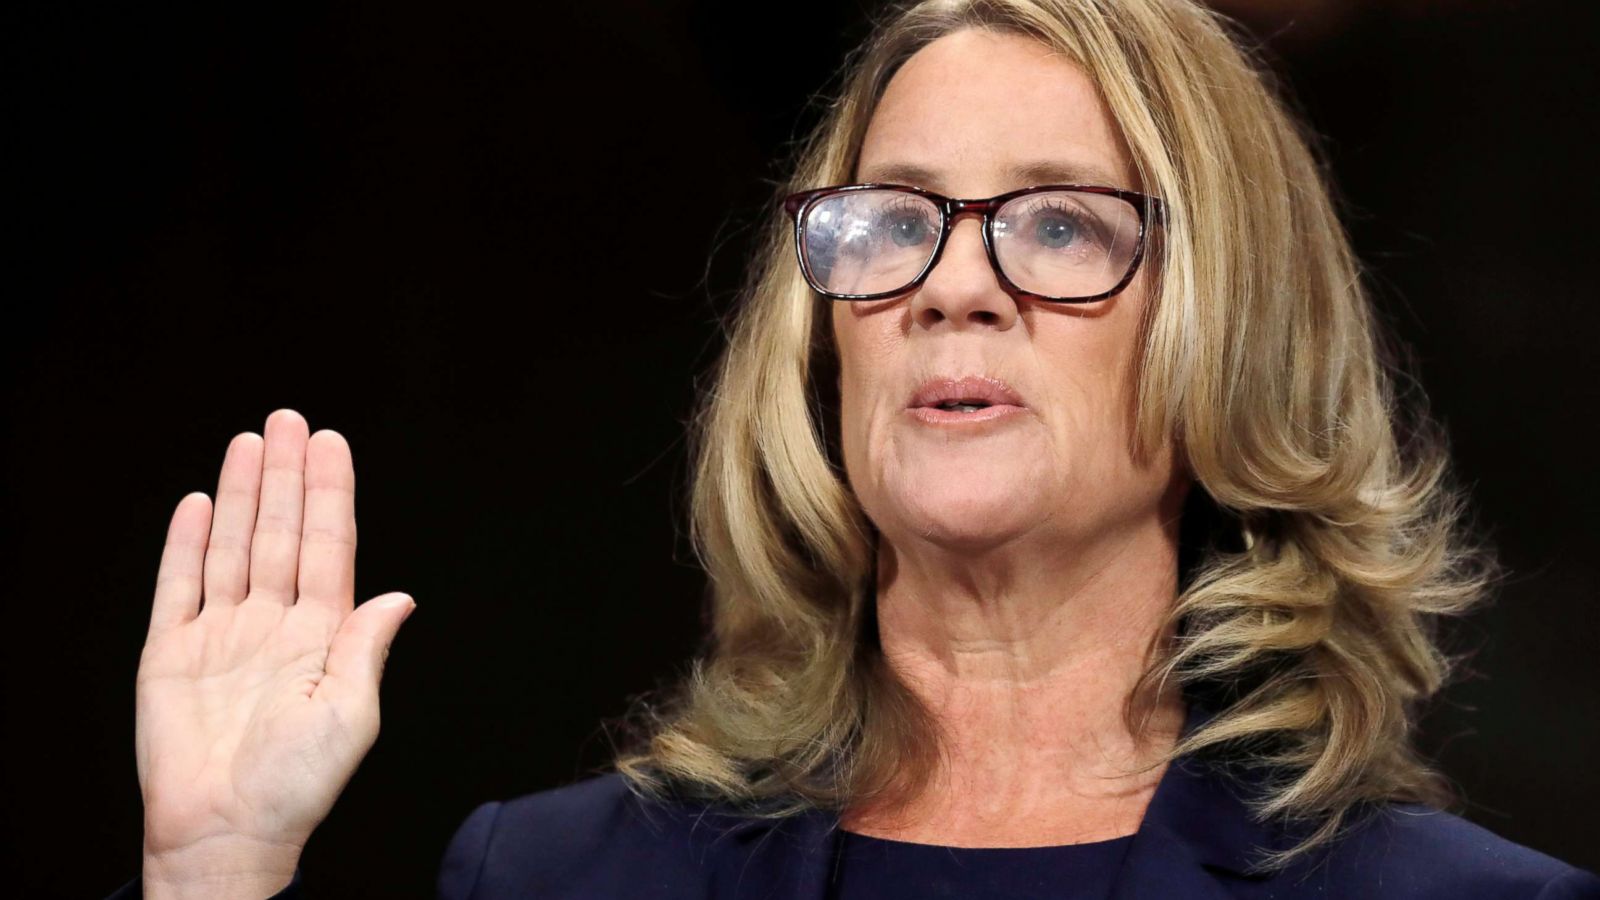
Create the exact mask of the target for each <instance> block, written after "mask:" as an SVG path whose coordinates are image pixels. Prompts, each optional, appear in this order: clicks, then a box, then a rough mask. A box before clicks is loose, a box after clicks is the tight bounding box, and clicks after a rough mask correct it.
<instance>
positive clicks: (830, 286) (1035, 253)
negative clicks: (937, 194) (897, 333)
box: [802, 190, 1139, 298]
mask: <svg viewBox="0 0 1600 900" xmlns="http://www.w3.org/2000/svg"><path fill="white" fill-rule="evenodd" d="M940 215H941V212H940V208H939V206H938V204H936V203H934V202H933V201H932V200H929V199H927V198H925V197H922V196H919V195H917V194H911V193H907V192H905V191H891V190H865V191H845V192H841V193H838V194H831V195H828V196H826V197H823V198H822V199H820V200H818V201H816V202H814V203H812V204H811V206H810V207H809V208H808V209H807V211H806V217H805V222H804V226H803V232H802V233H803V235H804V240H803V246H804V251H805V254H806V264H807V266H808V267H809V268H810V270H811V276H812V278H813V280H814V281H815V283H816V286H817V287H819V288H821V289H822V290H823V291H824V292H826V293H832V294H883V293H889V292H894V291H898V290H900V289H902V288H906V287H908V286H910V284H911V282H913V281H915V280H916V278H917V276H918V275H919V274H921V273H922V270H923V269H924V268H926V267H927V265H928V261H929V260H931V259H932V258H933V253H934V250H935V248H936V247H937V245H938V241H939V232H940V225H941V222H940ZM993 239H994V251H995V257H996V259H997V260H998V262H999V264H1000V269H1001V271H1002V272H1004V273H1005V276H1006V278H1007V279H1009V280H1010V281H1011V283H1012V284H1014V285H1016V286H1017V288H1019V289H1020V290H1023V291H1025V292H1027V293H1030V294H1037V295H1039V296H1043V297H1063V298H1073V297H1092V296H1095V295H1096V294H1103V293H1105V292H1107V291H1109V290H1111V289H1112V288H1114V287H1116V286H1117V284H1118V283H1119V282H1120V281H1122V279H1123V277H1124V276H1125V275H1127V273H1128V269H1129V268H1130V267H1131V266H1132V265H1133V258H1134V255H1135V254H1136V253H1137V252H1138V249H1139V214H1138V211H1137V210H1135V209H1134V207H1133V205H1132V204H1130V203H1128V202H1127V201H1125V200H1122V199H1119V198H1117V197H1113V196H1110V195H1107V194H1092V193H1086V192H1081V191H1041V192H1038V193H1033V194H1024V195H1022V196H1020V197H1017V198H1014V199H1012V200H1011V201H1009V202H1007V203H1006V204H1005V205H1004V206H1002V207H1000V209H999V210H997V211H996V212H995V217H994V226H993Z"/></svg>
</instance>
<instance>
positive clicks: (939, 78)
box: [856, 29, 1137, 197]
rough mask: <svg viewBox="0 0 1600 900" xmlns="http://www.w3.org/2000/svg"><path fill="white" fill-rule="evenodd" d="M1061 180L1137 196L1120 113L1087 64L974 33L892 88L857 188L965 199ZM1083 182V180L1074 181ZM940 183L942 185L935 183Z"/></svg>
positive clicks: (922, 59) (950, 43)
mask: <svg viewBox="0 0 1600 900" xmlns="http://www.w3.org/2000/svg"><path fill="white" fill-rule="evenodd" d="M1052 169H1054V170H1058V171H1057V174H1058V175H1059V176H1060V177H1059V180H1063V181H1075V182H1079V181H1088V182H1092V183H1095V184H1109V185H1111V186H1113V187H1137V185H1136V184H1135V183H1134V180H1133V174H1132V171H1131V169H1132V167H1131V165H1130V164H1129V155H1128V153H1127V150H1126V148H1125V146H1124V144H1123V142H1122V139H1121V136H1120V133H1119V132H1118V130H1117V128H1116V124H1115V122H1114V121H1113V120H1112V118H1111V112H1110V110H1109V109H1107V108H1106V106H1105V104H1104V102H1103V101H1102V100H1101V99H1100V96H1099V92H1098V91H1097V90H1096V89H1095V86H1094V83H1093V82H1092V81H1091V80H1090V79H1089V76H1088V75H1087V74H1086V73H1085V72H1084V71H1083V69H1081V68H1080V67H1079V66H1078V65H1077V64H1075V63H1073V62H1071V61H1070V60H1068V59H1066V58H1064V57H1062V56H1060V55H1058V54H1056V53H1055V52H1054V51H1052V50H1051V49H1050V48H1048V47H1046V46H1045V45H1043V44H1041V43H1039V42H1037V41H1035V40H1034V39H1032V38H1028V37H1024V36H1021V35H1014V34H1000V33H994V32H988V31H980V30H976V29H967V30H963V31H958V32H955V33H953V34H948V35H945V36H944V37H942V38H939V39H938V40H936V41H934V42H932V43H930V44H929V45H927V46H926V47H923V48H922V49H921V50H919V51H917V52H916V53H915V54H913V55H912V56H911V58H910V59H908V60H906V62H905V64H904V65H902V66H901V67H900V69H899V70H898V71H897V72H896V73H895V75H894V77H893V78H892V79H890V81H889V84H888V86H887V88H886V89H885V91H884V94H883V98H882V99H881V100H880V101H879V103H878V107H877V109H876V110H874V112H873V115H872V121H871V123H870V124H869V125H868V128H867V135H866V138H865V140H864V141H863V143H862V148H861V156H860V162H859V164H858V166H857V171H856V179H857V180H859V181H899V182H904V181H906V180H908V179H907V178H905V177H896V176H904V175H906V174H908V173H912V172H915V173H918V174H921V175H922V176H923V177H922V179H921V180H920V181H919V186H920V187H926V188H930V189H932V190H936V191H942V192H944V193H950V194H953V195H956V196H962V197H975V196H984V195H988V194H995V193H1000V192H1003V191H1006V190H1010V189H1012V188H1017V187H1025V186H1027V185H1028V184H1035V183H1040V182H1041V181H1054V180H1058V179H1057V178H1046V177H1044V176H1045V175H1046V174H1049V173H1050V171H1051V170H1052ZM1068 175H1076V176H1079V177H1070V178H1069V177H1066V176H1068ZM928 181H933V182H937V183H927V182H928Z"/></svg>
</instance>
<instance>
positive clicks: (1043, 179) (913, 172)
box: [861, 162, 1121, 190]
mask: <svg viewBox="0 0 1600 900" xmlns="http://www.w3.org/2000/svg"><path fill="white" fill-rule="evenodd" d="M1005 176H1006V180H1007V182H1008V183H1010V184H1013V185H1015V186H1016V187H1031V186H1032V185H1036V184H1094V185H1105V186H1107V187H1121V185H1120V184H1118V182H1119V181H1121V179H1120V178H1117V177H1115V176H1113V175H1111V174H1110V173H1109V172H1108V171H1106V170H1105V169H1104V168H1101V167H1100V166H1097V165H1094V164H1092V163H1076V162H1033V163H1020V164H1018V165H1014V166H1011V167H1010V168H1008V169H1006V170H1005ZM861 180H862V181H864V182H890V183H895V184H909V185H913V186H915V187H921V188H927V189H929V190H937V189H938V188H939V185H940V184H942V183H943V181H942V179H941V178H940V176H939V174H938V173H937V172H935V171H934V170H933V169H929V168H925V167H923V166H919V165H916V164H914V163H889V164H887V165H882V166H874V167H872V168H870V169H868V170H866V171H865V172H863V173H862V178H861Z"/></svg>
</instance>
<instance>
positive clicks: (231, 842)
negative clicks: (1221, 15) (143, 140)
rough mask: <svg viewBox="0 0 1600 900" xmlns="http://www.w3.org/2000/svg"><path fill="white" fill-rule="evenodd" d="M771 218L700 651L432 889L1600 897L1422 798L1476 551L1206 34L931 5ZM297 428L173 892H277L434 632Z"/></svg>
mask: <svg viewBox="0 0 1600 900" xmlns="http://www.w3.org/2000/svg"><path fill="white" fill-rule="evenodd" d="M786 194H787V196H786V198H785V204H784V206H785V211H786V213H787V215H786V216H779V215H777V214H776V213H775V214H774V221H773V224H772V228H771V231H770V234H769V240H768V242H767V246H766V248H765V250H764V252H763V253H762V255H761V257H760V259H759V260H758V265H757V267H756V272H755V277H754V279H753V280H752V285H751V288H750V290H749V291H748V292H747V297H746V302H745V305H744V307H743V310H742V312H741V314H740V317H739V319H738V321H737V323H736V327H735V328H734V331H733V334H732V338H731V343H730V347H729V349H728V351H727V353H726V355H725V356H724V359H723V362H722V365H721V369H720V372H719V380H718V383H717V386H716V388H715V389H714V390H712V391H711V392H710V394H709V398H708V402H707V406H706V408H705V410H704V415H703V416H702V417H701V418H700V420H699V438H700V440H699V444H698V448H697V460H698V464H697V470H696V478H695V486H694V508H693V516H694V526H695V536H696V541H697V546H698V547H699V549H700V551H701V554H702V559H703V562H704V564H705V566H706V568H707V571H708V573H709V574H710V576H711V580H712V584H713V593H714V620H713V634H712V637H713V642H712V650H711V651H710V652H709V653H708V654H707V656H706V658H705V659H703V660H701V661H700V663H699V664H698V665H697V667H696V668H695V670H694V672H693V675H692V676H691V678H690V679H688V681H687V682H686V683H685V684H684V685H683V686H682V688H681V690H680V691H679V692H678V693H676V694H675V695H673V696H672V697H671V698H669V699H668V700H666V701H665V702H663V703H661V704H659V705H655V706H652V707H649V708H646V709H644V710H642V714H641V716H640V719H639V723H638V724H639V725H640V734H639V740H638V741H637V742H636V745H635V747H634V748H633V749H631V750H630V751H628V752H626V753H624V754H623V755H621V756H620V757H619V759H618V760H617V769H618V771H617V772H616V773H612V774H608V775H605V776H602V777H597V778H591V779H588V780H586V781H583V782H580V783H578V784H576V785H571V786H567V787H564V788H560V789H557V790H553V791H547V792H543V793H539V794H534V795H530V796H527V797H522V798H518V799H516V800H512V801H508V802H503V803H501V802H497V803H488V804H485V805H483V806H482V807H480V808H479V809H477V810H476V811H474V812H473V813H472V814H471V815H470V816H469V817H468V818H467V820H466V822H465V823H464V824H463V825H462V827H461V828H460V830H459V831H458V832H457V834H456V837H455V838H454V839H453V840H452V842H451V844H450V847H449V849H448V851H447V852H446V855H445V860H444V865H443V868H442V870H441V873H440V883H439V888H440V894H441V896H444V897H451V898H455V897H460V898H466V897H475V898H497V897H524V896H536V897H621V896H626V897H709V896H714V897H745V896H749V897H757V896H760V897H793V898H801V897H806V898H823V897H842V898H848V897H869V896H871V897H912V896H915V897H922V896H963V897H967V896H1016V897H1035V896H1036V897H1045V896H1049V897H1105V896H1117V897H1229V896H1237V897H1298V896H1317V897H1363V898H1366V897H1546V898H1554V897H1587V896H1600V879H1596V878H1595V877H1594V876H1593V875H1591V874H1589V873H1587V872H1584V871H1581V870H1578V869H1576V868H1574V867H1572V866H1568V865H1566V864H1564V863H1561V862H1559V861H1557V860H1554V859H1552V858H1550V857H1548V856H1544V855H1542V854H1539V853H1537V852H1534V851H1532V850H1529V849H1526V848H1522V847H1519V846H1516V845H1514V844H1511V843H1509V842H1507V841H1504V840H1502V839H1500V838H1497V837H1495V836H1493V835H1491V834H1489V833H1488V832H1486V831H1484V830H1483V829H1481V828H1478V827H1476V826H1474V825H1471V824H1468V823H1466V822H1465V821H1463V820H1461V819H1459V818H1456V817H1454V816H1451V815H1449V814H1446V813H1443V812H1438V811H1436V810H1435V809H1434V808H1433V807H1434V806H1437V805H1439V804H1441V803H1443V802H1445V800H1446V799H1447V798H1446V795H1445V793H1444V790H1443V788H1442V786H1441V784H1440V779H1439V778H1438V776H1437V775H1436V774H1434V773H1432V772H1430V771H1429V770H1428V769H1427V768H1426V766H1425V765H1424V763H1423V762H1422V761H1421V760H1420V759H1419V758H1418V757H1417V755H1416V754H1415V752H1414V750H1413V749H1412V747H1411V733H1412V727H1413V721H1414V715H1415V712H1416V707H1417V704H1418V703H1419V701H1421V700H1423V699H1425V698H1426V697H1428V696H1430V695H1431V694H1433V693H1434V692H1435V691H1437V690H1438V688H1439V687H1440V685H1441V683H1442V681H1443V679H1444V677H1445V675H1446V674H1447V671H1448V663H1449V660H1448V659H1446V658H1445V657H1444V656H1443V655H1442V654H1441V653H1440V652H1439V651H1438V649H1437V648H1436V646H1435V645H1434V643H1433V642H1432V640H1431V638H1430V634H1431V632H1430V624H1429V623H1430V621H1431V618H1432V617H1434V616H1437V615H1439V614H1444V613H1453V612H1458V611H1461V610H1463V609H1465V608H1466V607H1467V606H1469V605H1470V604H1471V602H1472V601H1473V600H1474V599H1475V598H1476V597H1477V596H1478V595H1479V594H1480V592H1481V590H1482V588H1483V586H1484V584H1485V582H1486V580H1487V578H1488V569H1489V567H1488V564H1487V563H1486V562H1485V561H1484V559H1483V558H1482V557H1481V556H1480V555H1479V554H1477V553H1476V552H1475V551H1473V550H1472V549H1471V548H1470V547H1468V546H1466V545H1465V544H1464V543H1463V539H1462V536H1461V531H1460V528H1459V526H1458V513H1457V509H1458V506H1457V500H1456V497H1455V495H1454V494H1452V493H1451V492H1450V491H1449V490H1448V488H1447V482H1446V480H1445V469H1446V460H1445V456H1444V453H1443V451H1442V449H1440V446H1441V445H1440V444H1439V443H1438V441H1437V440H1436V439H1430V437H1429V434H1430V433H1431V432H1429V431H1428V430H1427V429H1426V428H1421V427H1416V426H1415V425H1413V426H1407V425H1406V423H1405V422H1404V421H1403V420H1402V419H1401V418H1400V417H1399V416H1398V414H1397V413H1396V412H1395V411H1394V408H1395V404H1394V400H1393V397H1392V394H1391V390H1390V386H1389V381H1388V376H1387V374H1386V370H1385V368H1384V364H1383V354H1382V352H1381V348H1380V342H1379V336H1378V334H1377V329H1376V327H1375V324H1374V322H1373V319H1372V316H1371V314H1370V312H1369V311H1368V309H1367V306H1366V301H1365V298H1364V296H1363V294H1362V292H1361V290H1360V287H1359V278H1358V273H1357V268H1356V263H1355V261H1354V260H1353V259H1352V257H1351V255H1350V251H1349V247H1348V244H1347V242H1346V240H1345V238H1344V236H1343V234H1342V232H1341V230H1340V228H1339V225H1338V222H1337V219H1336V217H1335V215H1334V212H1333V210H1332V208H1331V206H1330V203H1329V199H1328V190H1327V187H1326V186H1325V185H1324V183H1323V182H1322V180H1321V177H1320V174H1319V169H1318V167H1317V165H1316V163H1315V161H1314V159H1313V157H1312V156H1311V155H1310V153H1309V152H1308V149H1307V147H1306V143H1305V141H1304V140H1303V139H1302V138H1301V137H1300V136H1299V134H1298V132H1297V130H1296V128H1295V126H1294V123H1293V121H1292V120H1291V119H1290V118H1289V117H1288V116H1287V115H1286V114H1285V113H1284V112H1283V111H1282V108H1281V106H1280V105H1279V103H1278V102H1277V101H1276V100H1275V99H1274V98H1273V96H1272V95H1271V93H1270V92H1269V91H1268V90H1267V89H1266V88H1265V87H1264V86H1263V84H1262V80H1261V78H1260V77H1259V76H1258V74H1257V73H1256V72H1255V71H1254V70H1253V69H1252V68H1251V66H1250V65H1249V64H1248V63H1247V61H1246V59H1245V57H1244V56H1243V55H1242V54H1241V53H1240V51H1239V50H1238V49H1237V48H1236V47H1235V45H1234V44H1233V43H1232V42H1231V41H1230V39H1229V37H1228V36H1227V33H1226V31H1225V30H1224V29H1223V28H1221V27H1220V26H1219V24H1218V22H1217V21H1216V20H1215V19H1214V18H1213V17H1212V16H1211V15H1210V14H1208V13H1207V12H1206V11H1204V10H1203V9H1202V8H1200V7H1198V6H1195V5H1192V4H1190V3H1188V2H1179V0H1116V2H1112V0H980V2H972V0H935V2H928V3H923V4H920V5H917V6H915V7H912V8H910V9H909V10H906V11H904V12H902V13H900V14H898V15H896V16H895V17H893V18H892V19H890V20H888V21H886V22H884V23H883V24H882V25H880V27H879V29H878V31H877V33H876V34H875V35H874V37H873V38H872V39H871V40H870V41H869V42H868V45H867V46H866V47H865V48H864V51H863V52H862V53H861V55H860V56H859V57H858V59H857V60H856V62H855V64H854V66H853V67H852V73H851V76H850V77H849V79H848V80H847V83H846V87H845V90H844V93H843V96H842V97H841V98H840V100H839V101H838V102H837V103H836V104H835V106H834V107H833V109H832V112H831V115H830V116H829V117H828V118H827V120H826V121H825V122H824V123H823V125H822V126H821V127H820V128H819V130H818V132H817V134H816V135H815V136H814V138H813V140H812V141H811V142H810V144H809V145H808V146H807V148H806V149H805V150H804V152H803V153H802V154H801V157H800V160H799V164H798V166H797V171H796V173H795V176H794V178H793V182H792V184H791V185H789V188H788V190H787V191H786ZM950 198H960V199H955V200H952V199H950ZM974 198H977V200H978V201H979V202H974ZM1421 424H1422V425H1426V422H1425V420H1423V421H1421ZM307 432H308V428H307V425H306V423H305V421H304V420H303V419H302V418H300V417H299V416H298V415H297V414H295V413H293V412H290V411H280V412H277V413H274V414H273V415H272V416H271V417H269V419H268V420H267V426H266V429H265V437H264V439H263V438H260V437H257V436H255V435H253V434H246V435H240V436H239V437H237V438H235V440H234V443H233V444H232V445H231V446H230V447H229V451H228V454H227V457H226V460H225V462H224V464H223V470H222V476H221V480H220V483H219V485H218V492H217V496H218V501H217V504H216V509H215V511H214V512H213V511H212V510H211V509H210V508H209V505H208V503H207V502H206V501H205V500H204V499H201V498H203V496H204V495H191V496H190V497H186V498H185V499H184V501H183V502H181V503H180V504H179V506H178V509H177V511H176V512H175V513H174V516H173V521H172V525H171V530H170V536H169V542H168V545H167V550H166V552H165V553H164V555H163V559H162V564H161V575H160V577H159V579H158V586H157V591H156V598H155V602H154V605H153V611H152V617H151V629H150V635H149V637H148V639H147V643H146V648H145V653H144V658H143V660H142V662H141V665H140V673H139V711H138V737H137V744H138V751H139V752H138V761H139V772H140V779H141V786H142V789H143V793H144V798H145V804H146V835H145V869H144V878H143V887H144V891H145V892H146V893H147V895H149V896H186V895H189V894H199V895H203V896H207V897H233V896H237V897H265V896H268V895H271V894H273V893H274V892H277V891H280V889H281V890H282V891H283V892H282V893H281V894H279V896H285V897H287V896H292V895H294V894H295V893H296V892H297V882H296V878H295V875H296V871H297V868H296V867H297V865H298V859H299V853H300V849H301V848H302V847H303V846H304V844H305V842H306V840H307V839H308V838H309V836H310V834H311V832H312V830H313V829H314V828H315V827H316V825H317V824H318V823H319V822H320V821H321V820H322V819H323V818H324V817H325V816H326V814H327V812H328V810H329V809H330V808H331V806H332V804H333V802H334V800H335V799H336V797H337V795H338V793H339V791H340V790H341V789H342V787H343V785H344V783H345V782H346V781H347V780H348V778H349V776H350V775H351V774H352V772H353V771H354V768H355V766H356V765H357V763H358V762H359V760H360V759H361V757H362V756H363V755H364V753H365V752H366V751H367V749H368V748H369V747H370V746H371V744H372V742H373V741H374V740H375V738H376V734H377V727H378V726H377V720H378V702H377V686H378V681H379V678H380V675H381V670H382V664H383V659H384V656H385V655H386V653H387V647H388V645H389V643H390V642H391V641H392V639H393V637H394V635H395V634H396V632H397V630H398V629H399V627H400V623H401V622H402V621H403V620H404V618H405V616H406V615H407V614H408V613H409V611H410V610H411V609H412V608H413V604H412V603H411V601H410V599H409V598H408V597H406V596H404V595H386V596H384V597H379V598H377V599H375V600H373V601H371V602H369V603H366V604H363V605H362V606H360V607H359V608H354V607H353V603H352V600H353V597H352V594H353V578H352V572H353V569H354V549H353V548H354V514H353V502H352V492H353V484H354V479H353V474H352V469H351V463H350V457H349V449H348V447H347V445H346V444H345V443H344V441H343V439H342V438H340V437H339V436H338V435H337V434H335V433H333V432H330V431H320V432H318V433H317V434H315V435H308V433H307ZM202 596H204V598H205V602H204V603H203V604H202V602H201V598H202ZM137 890H138V885H137V884H131V885H129V886H128V887H127V888H125V889H124V891H125V892H126V893H127V894H129V895H131V894H133V893H134V892H136V891H137Z"/></svg>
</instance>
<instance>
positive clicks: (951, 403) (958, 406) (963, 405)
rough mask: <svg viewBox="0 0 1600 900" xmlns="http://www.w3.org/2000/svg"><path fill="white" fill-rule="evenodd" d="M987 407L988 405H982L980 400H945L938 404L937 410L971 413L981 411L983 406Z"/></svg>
mask: <svg viewBox="0 0 1600 900" xmlns="http://www.w3.org/2000/svg"><path fill="white" fill-rule="evenodd" d="M988 405H989V404H987V403H984V402H983V401H982V400H975V401H970V402H969V401H966V400H946V401H944V402H943V403H940V404H939V408H940V409H950V410H959V411H961V412H971V411H973V410H975V409H983V408H984V407H985V406H988Z"/></svg>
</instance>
